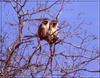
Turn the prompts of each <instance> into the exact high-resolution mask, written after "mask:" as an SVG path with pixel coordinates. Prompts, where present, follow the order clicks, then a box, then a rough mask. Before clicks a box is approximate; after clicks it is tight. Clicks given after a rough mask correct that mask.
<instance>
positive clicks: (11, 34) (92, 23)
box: [0, 0, 100, 77]
mask: <svg viewBox="0 0 100 78" xmlns="http://www.w3.org/2000/svg"><path fill="white" fill-rule="evenodd" d="M27 4H28V5H27V6H26V7H25V9H28V10H29V9H30V10H32V7H33V6H35V4H36V3H35V0H34V1H33V2H32V0H30V2H28V3H27ZM59 6H60V5H59V4H58V5H55V6H54V7H53V8H51V11H52V12H51V15H55V14H56V10H58V9H59ZM99 7H100V6H99V2H98V0H88V1H87V0H80V1H75V2H74V1H73V2H70V3H67V4H65V6H64V10H63V11H62V13H61V15H60V16H59V20H60V21H63V20H66V21H67V22H68V23H69V24H70V25H71V26H72V31H74V28H76V26H77V25H78V24H79V23H80V22H81V21H84V23H85V24H82V30H81V31H79V32H84V31H85V30H87V32H88V33H89V34H92V35H96V36H98V37H99V36H100V34H99V26H100V23H99V21H100V19H99V17H100V16H99V13H100V12H99V9H100V8H99ZM1 9H2V10H1ZM42 14H43V15H44V16H45V17H46V16H47V17H48V15H45V13H44V12H43V13H42ZM37 17H43V16H41V13H39V14H37V15H35V16H33V18H37ZM1 18H2V19H1ZM50 19H51V18H50ZM0 21H1V22H0V30H1V29H2V30H3V32H7V33H8V35H7V37H8V38H7V39H6V43H5V44H7V46H8V45H10V44H11V42H12V41H13V40H15V39H16V35H17V34H18V29H17V27H16V26H10V25H9V24H8V23H14V24H17V22H18V19H17V17H16V13H15V11H14V10H13V8H12V7H11V5H10V4H6V3H2V2H0ZM1 23H2V24H1ZM32 25H33V23H32V22H28V23H26V24H25V26H26V28H25V31H24V33H25V34H30V33H29V32H28V31H27V27H28V26H30V28H31V31H32V32H33V33H36V30H37V26H34V27H33V26H32ZM36 25H38V24H37V23H36ZM66 30H67V29H64V30H63V31H66ZM0 34H1V33H0ZM82 35H83V33H82ZM66 40H69V41H70V39H66ZM72 42H73V43H75V44H78V42H79V40H78V39H74V40H72ZM98 43H99V42H98V41H97V42H93V43H91V46H90V47H99V44H98ZM35 44H36V43H35ZM65 46H66V45H65ZM57 47H59V46H57ZM43 49H45V47H43ZM63 50H68V49H67V48H64V47H61V48H59V49H58V50H57V51H58V52H61V51H63ZM59 60H61V61H62V60H63V58H62V59H61V58H60V59H59ZM88 67H89V68H91V69H92V68H93V69H98V68H99V64H98V63H97V62H92V63H91V64H89V66H88ZM90 75H91V76H92V77H99V73H97V74H95V73H88V72H86V73H84V74H83V76H86V77H88V76H90Z"/></svg>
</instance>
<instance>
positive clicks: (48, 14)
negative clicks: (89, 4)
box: [0, 0, 100, 78]
mask: <svg viewBox="0 0 100 78" xmlns="http://www.w3.org/2000/svg"><path fill="white" fill-rule="evenodd" d="M29 1H30V2H32V0H4V1H3V2H2V3H5V4H8V5H10V6H11V7H12V8H13V10H14V11H13V12H14V13H13V14H15V15H16V17H15V18H16V19H17V22H16V24H15V23H13V21H12V22H8V23H7V25H9V26H10V27H12V28H13V26H16V30H17V35H15V36H13V37H14V40H10V41H11V42H10V43H9V45H8V43H7V41H6V39H7V38H8V39H9V37H10V36H11V35H10V34H9V35H8V31H6V32H5V31H4V32H3V31H2V34H1V35H0V46H1V49H0V78H16V77H20V76H22V77H32V78H38V77H40V78H48V77H52V78H59V77H60V78H80V77H82V73H84V72H90V73H100V69H98V70H95V69H90V68H88V65H91V64H90V63H92V62H94V63H95V64H99V61H100V60H99V58H100V50H99V49H98V48H99V47H98V46H97V45H95V47H91V45H92V44H93V43H95V42H96V41H98V40H99V38H98V37H97V36H95V35H93V34H89V33H87V31H83V30H82V26H83V25H84V24H85V25H91V24H87V23H86V22H85V21H84V20H82V21H81V22H79V23H77V26H75V27H73V26H72V25H71V24H70V23H69V22H68V21H67V20H66V19H60V14H61V13H62V12H63V11H64V7H65V6H66V5H67V4H68V3H70V2H71V1H70V0H55V1H51V2H49V1H48V0H36V1H35V0H33V2H34V3H35V4H33V6H31V8H28V6H29V5H28V3H29ZM6 6H7V5H6ZM57 7H58V8H57ZM55 10H56V11H55ZM79 15H80V14H79ZM79 15H78V16H79ZM43 18H49V19H51V20H53V19H57V20H58V22H59V28H58V30H57V31H58V32H59V40H58V41H57V42H56V43H54V44H53V45H52V46H50V45H49V44H48V42H47V41H41V42H43V43H41V50H39V49H40V46H39V45H38V35H37V29H38V26H39V24H40V23H41V20H42V19H43ZM25 32H27V33H25Z"/></svg>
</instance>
